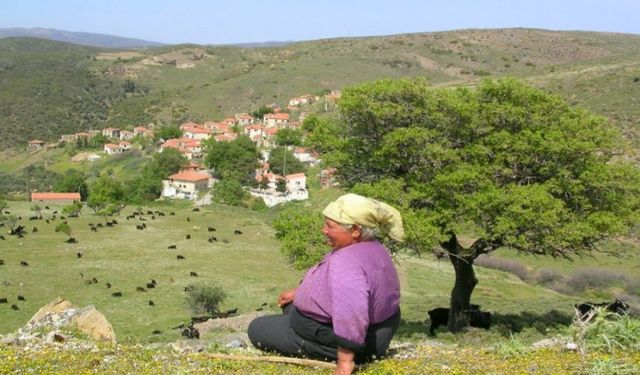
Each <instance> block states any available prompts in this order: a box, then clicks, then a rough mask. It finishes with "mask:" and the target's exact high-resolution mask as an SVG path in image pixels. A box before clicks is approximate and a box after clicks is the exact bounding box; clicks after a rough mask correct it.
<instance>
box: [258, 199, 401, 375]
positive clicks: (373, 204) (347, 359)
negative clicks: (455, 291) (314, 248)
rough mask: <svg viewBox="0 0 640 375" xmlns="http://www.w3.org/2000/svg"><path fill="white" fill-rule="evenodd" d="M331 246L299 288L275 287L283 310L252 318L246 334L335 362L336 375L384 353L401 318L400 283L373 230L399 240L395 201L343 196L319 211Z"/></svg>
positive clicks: (270, 347) (263, 343)
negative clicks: (392, 205) (322, 216)
mask: <svg viewBox="0 0 640 375" xmlns="http://www.w3.org/2000/svg"><path fill="white" fill-rule="evenodd" d="M322 214H323V215H324V226H323V228H322V233H323V234H324V235H325V236H326V237H327V242H328V244H329V245H330V246H331V248H332V250H331V252H329V253H328V254H327V255H326V256H325V257H324V258H323V259H322V260H321V261H320V262H319V263H318V264H316V265H315V266H313V267H311V268H310V269H309V270H308V271H307V273H306V275H305V277H304V279H303V280H302V282H301V283H300V285H298V287H297V288H295V289H291V290H286V291H283V292H282V293H280V295H279V297H278V305H279V306H280V307H282V308H283V314H282V315H275V316H264V317H260V318H257V319H255V320H254V321H253V322H251V324H250V326H249V339H250V340H251V342H252V343H253V345H254V346H256V347H257V348H260V349H263V350H267V351H275V352H279V353H281V354H284V355H289V356H301V357H308V358H314V359H321V360H336V361H337V368H336V374H350V373H351V371H352V370H353V368H354V365H355V362H356V361H357V362H362V361H366V360H368V359H371V358H373V357H380V356H383V355H384V354H385V353H386V351H387V349H388V347H389V343H390V342H391V338H392V337H393V335H394V333H395V332H396V330H397V329H398V326H399V324H400V283H399V281H398V274H397V272H396V270H395V267H394V266H393V263H392V261H391V257H390V256H389V253H388V252H387V250H386V249H385V247H384V246H383V245H382V244H380V242H378V241H377V240H376V238H375V235H376V232H377V231H382V232H385V233H387V234H388V235H389V236H390V237H391V238H393V239H395V240H398V241H401V240H402V239H403V236H404V232H403V228H402V219H401V217H400V213H399V212H398V211H397V210H396V209H395V208H393V207H391V206H389V205H387V204H385V203H383V202H380V201H377V200H374V199H370V198H366V197H363V196H360V195H356V194H346V195H343V196H341V197H340V198H338V199H337V200H336V201H334V202H332V203H330V204H329V205H328V206H327V207H326V208H325V209H324V211H323V212H322Z"/></svg>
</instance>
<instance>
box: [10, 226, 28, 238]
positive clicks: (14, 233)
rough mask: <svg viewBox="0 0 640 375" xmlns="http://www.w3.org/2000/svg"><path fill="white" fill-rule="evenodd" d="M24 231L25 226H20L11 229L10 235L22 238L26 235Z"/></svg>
mask: <svg viewBox="0 0 640 375" xmlns="http://www.w3.org/2000/svg"><path fill="white" fill-rule="evenodd" d="M24 229H25V228H24V225H18V226H17V227H15V228H13V229H11V230H10V231H9V234H10V235H12V236H18V237H22V235H23V234H24Z"/></svg>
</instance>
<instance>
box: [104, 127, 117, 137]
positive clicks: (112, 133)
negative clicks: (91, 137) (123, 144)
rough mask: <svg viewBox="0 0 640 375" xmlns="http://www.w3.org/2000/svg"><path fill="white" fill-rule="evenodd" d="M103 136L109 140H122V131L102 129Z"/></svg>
mask: <svg viewBox="0 0 640 375" xmlns="http://www.w3.org/2000/svg"><path fill="white" fill-rule="evenodd" d="M102 135H104V136H105V137H107V138H116V139H118V138H120V129H116V128H104V129H102Z"/></svg>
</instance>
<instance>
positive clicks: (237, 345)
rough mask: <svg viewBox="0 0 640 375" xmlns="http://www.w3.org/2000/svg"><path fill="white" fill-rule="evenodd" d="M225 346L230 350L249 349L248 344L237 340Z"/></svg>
mask: <svg viewBox="0 0 640 375" xmlns="http://www.w3.org/2000/svg"><path fill="white" fill-rule="evenodd" d="M225 346H226V347H227V348H230V349H244V348H246V347H247V343H246V342H244V341H242V340H238V339H235V340H233V341H231V342H230V343H228V344H227V345H225Z"/></svg>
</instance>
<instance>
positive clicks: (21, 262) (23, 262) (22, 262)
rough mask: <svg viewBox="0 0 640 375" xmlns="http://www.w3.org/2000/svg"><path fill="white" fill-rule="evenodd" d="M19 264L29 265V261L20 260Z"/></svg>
mask: <svg viewBox="0 0 640 375" xmlns="http://www.w3.org/2000/svg"><path fill="white" fill-rule="evenodd" d="M20 265H21V266H22V267H29V263H27V262H25V261H24V260H21V261H20Z"/></svg>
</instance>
